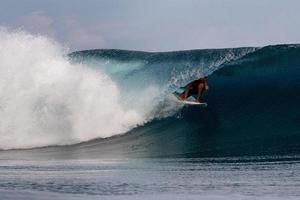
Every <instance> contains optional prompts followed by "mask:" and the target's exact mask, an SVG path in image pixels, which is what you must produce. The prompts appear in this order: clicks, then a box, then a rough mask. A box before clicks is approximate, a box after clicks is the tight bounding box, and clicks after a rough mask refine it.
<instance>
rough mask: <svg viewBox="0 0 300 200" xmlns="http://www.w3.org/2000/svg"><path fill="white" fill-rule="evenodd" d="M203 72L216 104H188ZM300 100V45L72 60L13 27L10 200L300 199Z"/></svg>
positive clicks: (6, 52) (6, 187) (2, 166)
mask: <svg viewBox="0 0 300 200" xmlns="http://www.w3.org/2000/svg"><path fill="white" fill-rule="evenodd" d="M16 58H17V59H16ZM202 76H209V90H208V91H207V92H206V93H205V95H204V97H203V101H205V102H207V103H208V107H207V108H203V107H195V106H183V105H182V104H180V103H178V102H177V101H176V99H175V98H174V97H173V95H172V93H173V92H174V91H176V89H178V88H179V87H181V86H184V85H185V84H187V83H188V82H190V81H192V80H194V79H196V78H198V77H202ZM299 102H300V45H291V44H288V45H274V46H266V47H260V48H257V47H243V48H227V49H204V50H189V51H173V52H139V51H128V50H116V49H106V50H103V49H102V50H101V49H99V50H86V51H80V52H73V53H71V54H67V50H65V49H64V48H63V47H62V46H61V45H60V44H57V43H56V42H55V41H52V40H50V39H48V38H45V37H43V36H36V35H30V34H28V33H25V32H22V31H19V32H17V31H9V30H6V29H1V30H0V118H1V120H0V199H54V198H56V199H299V196H300V164H299V158H300V145H299V144H300V128H299V127H300V126H299V125H300V104H299Z"/></svg>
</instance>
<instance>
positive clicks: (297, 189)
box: [0, 157, 300, 199]
mask: <svg viewBox="0 0 300 200" xmlns="http://www.w3.org/2000/svg"><path fill="white" fill-rule="evenodd" d="M54 198H55V199H299V198H300V160H299V159H298V158H295V157H280V158H271V159H270V158H268V159H265V158H222V159H195V158H193V159H192V158H183V159H177V158H171V159H166V158H164V159H119V160H112V159H101V160H99V159H98V160H68V161H28V160H27V161H26V160H24V161H20V160H18V161H13V160H0V199H54Z"/></svg>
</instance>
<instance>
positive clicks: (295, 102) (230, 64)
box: [72, 45, 300, 157]
mask: <svg viewBox="0 0 300 200" xmlns="http://www.w3.org/2000/svg"><path fill="white" fill-rule="evenodd" d="M72 56H74V57H75V58H76V59H77V61H81V62H86V61H87V62H90V64H91V66H94V67H96V66H95V65H94V64H95V63H97V62H99V63H105V64H106V65H105V67H107V68H105V67H104V68H105V70H108V71H109V69H110V68H114V67H113V66H117V67H116V68H117V69H123V70H124V71H122V70H116V71H113V69H110V70H111V71H110V72H111V74H112V75H111V77H113V79H116V80H117V81H116V82H120V83H121V84H122V85H123V87H127V86H128V85H127V83H130V82H132V83H135V84H137V85H134V84H132V85H133V86H132V87H133V88H134V90H136V91H138V92H137V94H139V93H140V90H138V89H137V88H140V87H141V88H145V85H150V86H151V85H154V84H158V85H160V88H161V90H162V91H168V92H169V91H170V90H172V89H173V88H174V87H177V86H178V85H184V84H185V83H187V82H189V81H191V80H192V79H194V78H195V77H198V76H203V75H210V76H209V85H210V90H209V91H207V92H206V94H205V96H204V100H205V101H206V102H208V104H209V106H208V107H207V108H205V109H203V108H197V107H184V108H181V109H179V110H176V111H177V112H176V113H175V114H174V113H173V114H171V115H168V117H167V118H155V119H156V120H153V121H151V122H150V123H147V124H146V125H144V126H141V127H138V128H136V129H134V130H132V131H131V132H130V133H129V134H126V135H124V136H121V137H115V138H111V139H109V140H96V141H94V142H91V143H90V144H84V145H79V146H76V147H73V148H75V149H77V150H79V152H81V153H82V154H83V155H85V152H86V149H89V150H90V148H92V149H94V150H95V151H96V152H97V151H101V152H104V154H105V152H106V153H107V154H115V155H116V154H122V155H123V156H127V155H130V156H142V157H169V156H170V157H174V156H179V157H207V156H240V155H249V156H252V155H255V156H263V155H272V156H274V155H289V154H299V153H300V146H299V143H300V129H299V124H300V105H299V102H300V46H299V45H277V46H266V47H263V48H238V49H221V50H195V51H182V52H168V53H145V52H130V51H120V50H94V51H84V52H78V53H75V54H72ZM132 63H135V65H132V66H134V67H133V68H129V69H130V70H128V68H127V65H131V64H132ZM122 65H123V66H125V67H123V66H122ZM132 79H133V80H132ZM136 79H137V80H136ZM142 80H144V81H142ZM135 81H136V82H135ZM138 83H139V84H138ZM137 96H138V95H137ZM135 98H138V97H136V96H135ZM162 105H163V106H162ZM162 105H161V106H160V107H159V106H158V108H160V109H161V110H163V109H164V108H165V107H164V106H166V105H168V104H162ZM145 106H147V105H145ZM108 149H109V150H108ZM90 156H92V155H90ZM94 156H96V157H97V155H94Z"/></svg>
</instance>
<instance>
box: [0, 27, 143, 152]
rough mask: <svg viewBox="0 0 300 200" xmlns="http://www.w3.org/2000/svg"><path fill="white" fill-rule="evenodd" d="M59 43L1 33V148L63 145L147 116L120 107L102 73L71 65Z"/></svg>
mask: <svg viewBox="0 0 300 200" xmlns="http://www.w3.org/2000/svg"><path fill="white" fill-rule="evenodd" d="M64 55H65V51H64V49H63V48H62V47H61V46H60V45H59V44H57V43H56V42H54V41H52V40H50V39H48V38H46V37H43V36H36V35H30V34H28V33H25V32H22V31H8V30H5V29H1V31H0V118H1V121H0V149H11V148H32V147H41V146H48V145H64V144H73V143H77V142H82V141H87V140H91V139H94V138H103V137H109V136H112V135H115V134H120V133H124V132H126V131H128V130H130V129H131V128H133V127H135V126H136V125H138V124H141V123H143V122H144V121H145V118H144V117H145V116H143V115H142V114H140V113H138V112H137V111H136V110H134V109H126V108H124V107H122V106H121V105H120V94H119V90H118V87H117V85H116V84H115V83H114V82H113V81H112V80H111V79H110V78H109V77H108V76H107V75H105V74H104V73H101V71H99V70H98V71H96V70H93V69H91V68H88V67H86V66H84V65H82V64H74V63H72V64H71V63H70V62H69V60H68V58H67V57H66V56H64Z"/></svg>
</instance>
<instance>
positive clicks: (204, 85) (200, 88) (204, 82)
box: [179, 76, 208, 102]
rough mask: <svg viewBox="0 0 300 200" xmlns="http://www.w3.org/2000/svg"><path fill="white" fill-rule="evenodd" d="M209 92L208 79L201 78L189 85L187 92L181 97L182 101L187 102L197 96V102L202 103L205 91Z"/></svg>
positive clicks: (186, 88) (186, 87)
mask: <svg viewBox="0 0 300 200" xmlns="http://www.w3.org/2000/svg"><path fill="white" fill-rule="evenodd" d="M206 90H208V77H207V76H205V77H204V78H199V79H197V80H194V81H192V82H190V83H189V84H187V85H186V86H185V90H184V91H183V92H182V93H181V94H180V95H179V98H180V99H181V100H183V101H184V100H186V99H187V98H188V97H190V96H197V98H196V100H195V101H197V102H200V100H201V97H202V95H203V93H204V91H206Z"/></svg>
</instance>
